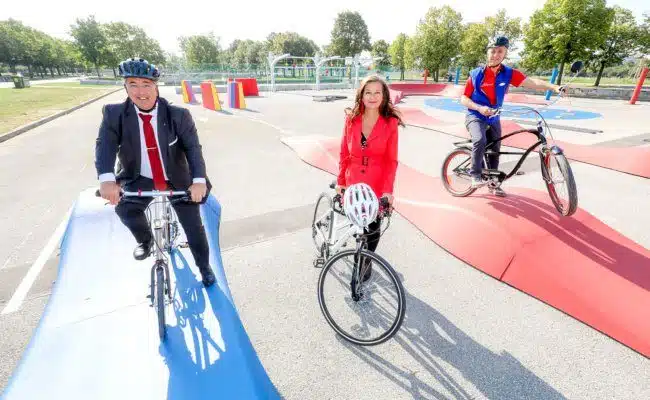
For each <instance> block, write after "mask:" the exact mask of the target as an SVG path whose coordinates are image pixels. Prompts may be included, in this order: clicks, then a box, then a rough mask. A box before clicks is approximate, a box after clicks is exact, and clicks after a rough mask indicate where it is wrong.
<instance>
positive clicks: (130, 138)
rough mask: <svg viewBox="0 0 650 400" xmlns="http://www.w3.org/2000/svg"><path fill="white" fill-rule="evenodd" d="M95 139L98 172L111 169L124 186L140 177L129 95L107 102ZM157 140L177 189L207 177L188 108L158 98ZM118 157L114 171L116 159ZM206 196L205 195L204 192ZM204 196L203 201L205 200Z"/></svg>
mask: <svg viewBox="0 0 650 400" xmlns="http://www.w3.org/2000/svg"><path fill="white" fill-rule="evenodd" d="M102 113H103V119H102V123H101V126H100V127H99V135H98V136H97V140H96V142H95V168H96V169H97V175H98V176H99V175H101V174H104V173H109V172H113V173H115V179H116V181H117V182H118V183H119V184H120V185H122V186H124V185H128V184H129V183H131V182H133V181H135V180H136V179H138V177H140V158H141V157H140V146H141V144H140V127H139V123H138V115H137V113H136V110H135V107H134V106H133V102H131V100H130V99H129V98H127V99H126V101H124V102H123V103H118V104H107V105H105V106H104V108H103V111H102ZM157 120H158V126H157V132H158V142H159V146H160V150H161V153H162V161H163V165H164V166H165V172H166V173H167V178H168V179H169V181H170V182H171V184H172V185H173V186H174V188H175V189H176V190H187V188H189V187H190V185H191V184H192V180H193V178H206V183H207V186H208V192H209V191H210V189H211V187H212V185H211V184H210V180H209V179H208V177H207V174H206V168H205V160H204V159H203V153H202V150H201V144H200V143H199V136H198V134H197V132H196V126H195V125H194V120H193V119H192V115H191V114H190V112H189V110H187V109H185V108H182V107H176V106H172V105H170V104H169V102H168V101H167V100H165V99H163V98H162V97H159V98H158V118H157ZM116 158H118V159H119V164H118V167H117V171H114V167H115V159H116ZM206 198H207V195H206ZM206 198H204V200H205V199H206Z"/></svg>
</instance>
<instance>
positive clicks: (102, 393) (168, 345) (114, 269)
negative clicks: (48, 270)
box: [2, 189, 280, 400]
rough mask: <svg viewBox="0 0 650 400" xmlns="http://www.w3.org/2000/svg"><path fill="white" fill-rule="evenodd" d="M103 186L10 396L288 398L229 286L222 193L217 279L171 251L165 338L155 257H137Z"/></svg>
mask: <svg viewBox="0 0 650 400" xmlns="http://www.w3.org/2000/svg"><path fill="white" fill-rule="evenodd" d="M94 191H95V189H89V190H88V191H85V192H82V193H81V195H80V196H79V198H78V200H77V202H76V204H75V206H74V209H73V212H72V215H71V217H70V220H69V222H68V226H67V230H66V233H65V236H64V239H63V243H62V245H61V260H60V264H59V276H58V279H57V282H56V284H55V286H54V290H53V292H52V295H51V297H50V300H49V303H48V305H47V308H46V310H45V313H44V315H43V317H42V320H41V321H40V324H39V327H38V328H37V330H36V332H35V334H34V336H33V337H32V339H31V342H30V344H29V347H28V349H27V351H26V352H25V354H24V355H23V359H22V361H21V363H20V365H19V367H18V368H17V369H16V371H15V372H14V375H13V377H12V379H11V380H10V382H9V384H8V386H7V388H6V390H5V393H4V396H3V397H2V398H3V399H5V400H14V399H16V400H23V399H80V400H81V399H84V400H85V399H93V400H97V399H107V400H108V399H111V400H114V399H122V398H125V396H126V397H128V398H137V399H189V398H191V399H215V398H221V399H277V398H280V396H279V394H278V393H277V391H276V389H275V387H274V386H273V384H272V382H271V381H270V379H269V377H268V376H267V374H266V372H265V371H264V368H263V367H262V365H261V363H260V361H259V359H258V357H257V355H256V353H255V350H254V349H253V347H252V345H251V342H250V340H249V338H248V336H247V334H246V332H245V330H244V328H243V326H242V323H241V321H240V319H239V316H238V314H237V310H236V309H235V306H234V304H233V300H232V296H231V294H230V291H229V289H228V284H227V281H226V277H225V274H224V271H223V267H222V263H221V254H220V250H219V220H220V215H221V208H220V205H219V203H218V202H217V201H216V199H215V198H214V197H210V199H209V200H208V202H206V204H204V205H203V206H202V207H201V214H202V217H203V222H204V225H205V227H206V229H207V232H208V240H209V243H210V251H211V263H212V268H213V269H214V271H215V274H216V275H217V284H215V285H214V286H212V287H210V288H209V289H205V288H204V287H203V285H202V284H201V283H200V273H199V272H198V269H197V268H196V266H195V265H194V261H193V257H192V255H191V253H190V252H189V249H183V250H182V251H180V252H178V253H176V254H175V255H174V256H173V257H171V259H170V274H171V277H172V281H173V283H172V287H173V290H174V304H173V306H170V307H169V308H168V312H167V319H168V328H167V335H168V336H167V340H166V341H165V342H164V343H162V344H161V342H160V340H159V338H158V331H157V329H158V328H157V318H156V314H155V310H154V309H153V308H151V307H150V301H149V299H148V298H147V296H148V294H149V282H150V276H149V274H150V268H151V265H152V263H151V259H148V260H145V261H135V260H134V259H133V257H132V255H131V254H132V250H133V247H134V245H135V241H134V239H132V237H131V236H130V233H129V232H128V231H127V230H126V228H125V227H124V226H123V225H122V224H121V222H120V221H119V220H118V218H117V216H116V215H115V212H114V209H113V207H112V206H107V205H105V204H104V201H103V200H101V199H98V198H96V197H95V195H94ZM181 240H182V241H184V240H185V239H184V235H183V237H181Z"/></svg>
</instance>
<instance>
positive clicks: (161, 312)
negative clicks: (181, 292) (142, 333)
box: [155, 266, 166, 340]
mask: <svg viewBox="0 0 650 400" xmlns="http://www.w3.org/2000/svg"><path fill="white" fill-rule="evenodd" d="M155 284H156V301H155V303H156V313H157V314H158V335H159V336H160V339H161V340H162V339H164V338H165V333H166V329H165V272H164V270H163V268H162V267H161V266H158V267H157V268H156V283H155Z"/></svg>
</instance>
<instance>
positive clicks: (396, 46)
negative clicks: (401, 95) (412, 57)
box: [388, 33, 408, 81]
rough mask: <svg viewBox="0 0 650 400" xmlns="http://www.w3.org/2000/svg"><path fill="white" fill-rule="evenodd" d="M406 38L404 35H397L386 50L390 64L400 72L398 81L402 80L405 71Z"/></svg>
mask: <svg viewBox="0 0 650 400" xmlns="http://www.w3.org/2000/svg"><path fill="white" fill-rule="evenodd" d="M407 40H408V36H406V34H404V33H400V34H399V35H397V37H396V38H395V40H393V43H391V44H390V47H389V48H388V53H389V54H390V62H391V64H393V66H394V67H395V68H397V69H399V70H400V78H399V79H400V80H402V81H403V80H404V70H405V69H406V63H405V58H406V41H407Z"/></svg>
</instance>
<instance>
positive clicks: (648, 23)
mask: <svg viewBox="0 0 650 400" xmlns="http://www.w3.org/2000/svg"><path fill="white" fill-rule="evenodd" d="M643 18H644V20H645V21H644V22H643V25H641V27H640V29H639V30H640V35H641V37H640V42H641V53H642V54H645V55H648V54H650V13H647V14H643Z"/></svg>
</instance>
